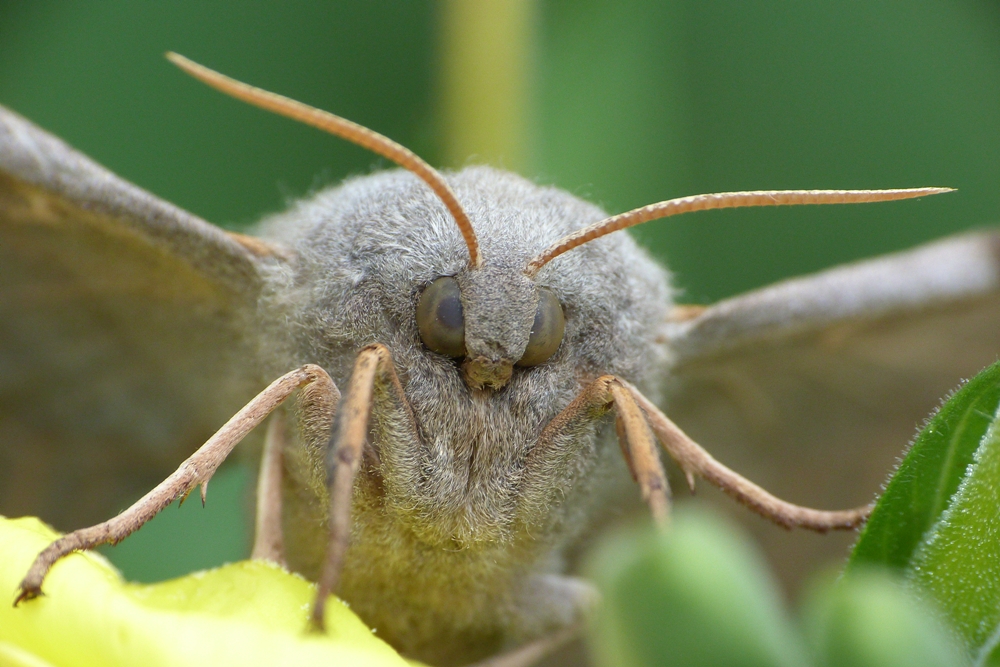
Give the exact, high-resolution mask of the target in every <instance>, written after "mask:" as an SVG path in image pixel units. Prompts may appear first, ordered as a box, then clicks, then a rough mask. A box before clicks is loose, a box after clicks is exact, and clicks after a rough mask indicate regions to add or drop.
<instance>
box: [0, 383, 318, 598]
mask: <svg viewBox="0 0 1000 667" xmlns="http://www.w3.org/2000/svg"><path fill="white" fill-rule="evenodd" d="M327 383H328V384H329V385H332V384H333V381H332V380H331V379H330V376H329V375H327V373H326V371H324V370H323V369H322V368H320V367H319V366H314V365H312V364H308V365H305V366H303V367H302V368H299V369H297V370H294V371H292V372H290V373H286V374H285V375H283V376H281V377H280V378H278V379H277V380H275V381H274V382H272V383H271V384H270V385H268V387H267V388H266V389H264V391H262V392H261V393H259V394H258V395H257V396H255V397H254V398H253V399H252V400H251V401H250V402H249V403H247V404H246V406H244V407H243V409H242V410H240V411H239V412H237V413H236V414H235V415H234V416H233V417H232V418H231V419H230V420H229V421H228V422H226V424H225V425H224V426H223V427H222V428H221V429H219V430H218V431H217V432H216V433H215V435H213V436H212V437H211V438H209V440H208V442H206V443H205V444H204V445H202V446H201V447H199V448H198V450H197V451H196V452H195V453H194V454H192V455H191V456H190V457H189V458H188V459H187V460H186V461H184V462H183V463H182V464H181V465H180V467H179V468H177V470H176V471H175V472H174V473H173V474H172V475H170V476H169V477H167V479H165V480H164V481H163V482H161V483H160V484H158V485H157V486H156V487H155V488H154V489H153V490H152V491H150V492H149V493H147V494H146V495H145V496H143V497H142V498H140V499H139V500H138V501H136V502H135V503H134V504H133V505H132V506H131V507H129V508H128V509H126V510H125V511H124V512H122V513H121V514H119V515H118V516H116V517H114V518H113V519H110V520H108V521H105V522H103V523H99V524H97V525H96V526H91V527H89V528H82V529H80V530H75V531H73V532H72V533H69V534H67V535H64V536H63V537H61V538H59V539H58V540H56V541H55V542H53V543H52V544H50V545H49V546H48V547H46V548H45V549H44V550H43V551H42V552H41V553H40V554H39V555H38V556H37V557H36V558H35V560H34V562H33V563H32V564H31V568H30V569H29V570H28V573H27V575H25V577H24V579H23V580H22V581H21V584H20V586H19V592H18V595H17V599H16V600H15V602H14V604H15V605H16V604H18V603H19V602H21V601H22V600H30V599H31V598H34V597H37V596H38V595H40V594H41V592H42V582H43V581H44V580H45V575H46V574H48V571H49V569H50V568H51V567H52V566H53V565H54V564H55V563H56V562H57V561H58V560H59V559H60V558H62V557H63V556H66V555H67V554H70V553H72V552H73V551H77V550H79V549H93V548H94V547H96V546H98V545H101V544H116V543H118V542H121V541H122V540H123V539H125V538H126V537H128V536H129V535H131V534H132V533H134V532H135V531H136V530H138V529H139V528H140V527H142V525H143V524H145V523H146V522H147V521H149V520H150V519H152V518H153V517H154V516H156V515H157V514H158V513H159V512H160V511H161V510H162V509H163V508H165V507H167V506H168V505H169V504H170V503H172V502H173V501H175V500H177V499H178V498H186V497H187V495H188V494H189V493H191V491H193V490H194V489H195V488H196V487H198V486H200V487H201V497H202V502H203V503H204V502H205V494H206V491H207V488H208V482H209V480H211V479H212V476H213V475H214V474H215V471H216V470H218V468H219V466H220V465H222V462H223V461H225V460H226V457H227V456H229V453H230V452H232V450H233V448H235V447H236V445H237V444H239V442H240V441H241V440H242V439H243V438H244V437H245V436H246V435H247V433H249V432H250V431H251V430H252V429H253V428H254V427H255V426H257V425H258V424H260V423H261V422H262V421H264V419H265V418H266V417H267V416H268V415H269V414H270V413H271V412H272V411H273V410H274V409H275V408H276V407H278V406H279V405H280V404H281V403H282V402H283V401H284V400H285V399H286V398H288V397H289V396H290V395H291V394H292V393H294V392H295V391H296V390H297V389H299V388H301V387H306V386H309V385H311V384H317V385H318V386H322V385H326V384H327ZM334 404H335V403H334Z"/></svg>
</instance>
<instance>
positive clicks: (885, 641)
mask: <svg viewBox="0 0 1000 667" xmlns="http://www.w3.org/2000/svg"><path fill="white" fill-rule="evenodd" d="M805 628H806V631H807V632H806V634H807V636H808V637H809V639H810V643H811V645H812V649H813V655H814V659H815V662H816V665H817V667H952V666H957V665H965V664H968V660H967V659H966V656H965V654H964V652H963V649H962V646H961V644H959V643H958V642H957V641H956V639H955V637H954V636H952V634H951V633H950V632H949V630H948V629H947V628H946V627H945V626H944V625H943V624H942V623H941V622H940V621H939V620H938V618H937V617H936V611H935V610H934V609H933V608H932V607H931V605H930V604H929V603H928V602H926V601H924V600H921V599H920V598H919V597H917V596H916V595H915V594H914V593H913V592H912V591H909V590H907V589H906V588H905V586H904V585H903V582H902V577H901V575H899V574H898V573H895V571H894V570H889V569H886V568H873V567H868V568H859V569H857V570H856V571H854V572H852V574H851V575H850V576H847V577H845V578H843V579H841V580H840V581H837V582H836V583H832V582H831V583H830V584H828V585H826V586H823V587H821V588H819V589H817V590H816V591H814V593H813V595H811V596H810V599H809V602H808V603H807V604H806V608H805Z"/></svg>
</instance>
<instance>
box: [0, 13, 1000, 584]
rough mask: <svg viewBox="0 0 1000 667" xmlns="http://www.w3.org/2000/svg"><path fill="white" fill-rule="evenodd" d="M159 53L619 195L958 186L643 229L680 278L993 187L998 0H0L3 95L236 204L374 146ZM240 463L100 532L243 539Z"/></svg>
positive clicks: (978, 195)
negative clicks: (205, 495) (278, 111)
mask: <svg viewBox="0 0 1000 667" xmlns="http://www.w3.org/2000/svg"><path fill="white" fill-rule="evenodd" d="M490 12H498V13H490ZM484 16H485V18H484ZM477 26H479V27H477ZM483 26H485V32H484V31H483V30H484V29H483ZM505 26H506V28H509V30H507V29H506V28H504V27H505ZM491 38H495V39H491ZM470 44H471V45H473V46H474V47H476V48H477V52H476V53H466V52H465V51H464V49H466V48H468V47H469V45H470ZM166 50H174V51H178V52H180V53H182V54H184V55H187V56H189V57H191V58H193V59H195V60H198V61H200V62H202V63H204V64H206V65H209V66H211V67H213V68H216V69H218V70H220V71H222V72H225V73H227V74H230V75H232V76H235V77H237V78H240V79H243V80H246V81H248V82H251V83H254V84H256V85H259V86H262V87H264V88H269V89H272V90H276V91H278V92H281V93H284V94H286V95H289V96H291V97H294V98H296V99H300V100H302V101H305V102H308V103H310V104H313V105H315V106H319V107H322V108H325V109H329V110H331V111H333V112H335V113H338V114H341V115H343V116H346V117H348V118H350V119H352V120H355V121H358V122H360V123H363V124H365V125H368V126H370V127H372V128H374V129H376V130H378V131H380V132H383V133H385V134H387V135H389V136H390V137H392V138H394V139H396V140H398V141H400V142H401V143H403V144H405V145H407V146H409V147H411V148H413V149H414V150H415V151H416V152H418V153H419V154H421V155H423V156H424V157H426V158H427V159H428V160H429V161H430V162H431V163H432V164H436V165H441V166H461V165H462V164H466V163H470V162H480V161H488V162H492V163H494V164H497V165H501V166H507V167H509V168H514V169H516V170H517V171H520V172H521V173H523V174H524V175H526V176H528V177H530V178H534V179H536V180H538V181H540V182H544V183H552V184H556V185H559V186H561V187H564V188H566V189H568V190H570V191H572V192H574V193H577V194H579V195H581V196H583V197H586V198H589V199H591V200H594V201H596V202H598V203H600V204H602V205H604V206H605V207H606V208H607V209H608V210H609V211H612V212H618V211H621V210H625V209H628V208H632V207H635V206H640V205H642V204H646V203H650V202H652V201H657V200H661V199H666V198H669V197H674V196H679V195H685V194H693V193H697V192H710V191H725V190H746V189H765V188H766V189H772V188H882V187H907V186H924V185H946V186H951V187H956V188H958V189H959V192H958V193H957V194H953V195H948V196H946V197H937V198H934V199H928V200H923V201H917V202H906V203H900V204H885V205H874V206H866V207H850V208H842V207H830V208H794V209H785V210H781V209H765V210H759V211H727V212H717V213H706V214H699V215H696V216H691V217H688V218H683V219H677V220H672V221H662V222H659V223H651V224H650V225H647V226H646V227H645V228H642V229H640V230H637V233H636V235H637V236H638V237H639V238H640V239H641V241H642V242H643V243H644V244H646V245H647V246H648V247H649V248H650V249H651V250H652V251H653V252H654V253H655V254H656V255H657V256H658V257H659V258H661V259H662V260H663V261H664V262H666V263H668V265H669V266H670V267H671V268H672V269H673V270H674V272H675V274H676V278H677V282H678V284H679V285H680V286H681V287H682V288H683V289H684V300H686V301H690V302H709V301H712V300H715V299H719V298H722V297H725V296H728V295H731V294H734V293H737V292H740V291H742V290H745V289H748V288H752V287H755V286H759V285H762V284H766V283H768V282H771V281H774V280H778V279H780V278H782V277H785V276H789V275H794V274H798V273H802V272H806V271H813V270H816V269H819V268H822V267H825V266H829V265H831V264H834V263H838V262H842V261H847V260H851V259H854V258H858V257H863V256H867V255H873V254H877V253H881V252H886V251H891V250H895V249H900V248H904V247H907V246H910V245H913V244H915V243H918V242H921V241H924V240H928V239H931V238H935V237H938V236H941V235H944V234H948V233H950V232H953V231H956V230H960V229H967V228H970V227H976V226H981V225H985V224H992V223H994V222H996V220H997V218H998V215H997V212H998V211H1000V189H998V188H997V184H998V183H1000V178H998V176H1000V162H998V160H997V157H998V156H1000V5H998V4H996V3H995V2H993V1H992V0H991V1H987V0H951V1H948V2H945V1H942V0H909V1H908V2H897V1H892V0H869V1H868V2H863V3H862V2H841V3H792V2H760V1H747V0H742V1H739V0H725V1H723V0H718V1H713V0H674V1H665V0H617V1H616V2H596V1H590V0H552V1H549V2H540V3H538V4H530V3H523V2H516V1H515V0H509V1H503V0H492V1H491V2H481V3H480V2H461V1H459V0H452V1H451V2H440V3H430V2H416V1H413V0H396V1H388V0H377V1H370V2H281V3H269V4H265V3H256V2H212V3H204V2H194V1H185V2H178V1H175V2H170V3H145V2H101V3H69V2H32V3H24V2H13V1H6V0H0V103H2V104H4V105H7V106H9V107H11V108H13V109H14V110H16V111H18V112H20V113H22V114H23V115H25V116H27V117H28V118H30V119H32V120H34V121H35V122H37V123H38V124H40V125H41V126H43V127H45V128H47V129H49V130H51V131H52V132H54V133H55V134H57V135H59V136H61V137H63V138H64V139H66V140H68V141H69V142H70V143H71V144H73V145H74V146H76V147H77V148H79V149H80V150H82V151H84V152H85V153H87V154H89V155H91V156H92V157H94V158H96V159H97V160H98V161H99V162H101V163H103V164H105V165H106V166H108V167H109V168H111V169H112V170H113V171H115V172H117V173H119V174H121V175H122V176H124V177H125V178H127V179H129V180H131V181H133V182H135V183H137V184H139V185H141V186H143V187H145V188H147V189H149V190H151V191H152V192H154V193H155V194H157V195H159V196H161V197H164V198H165V199H168V200H170V201H173V202H175V203H177V204H179V205H180V206H182V207H185V208H187V209H189V210H191V211H193V212H194V213H196V214H198V215H201V216H203V217H205V218H206V219H208V220H211V221H213V222H217V223H219V224H223V225H225V226H227V227H231V228H239V227H241V226H244V225H246V224H248V223H251V222H252V221H254V220H255V219H256V218H258V217H259V216H260V215H261V214H263V213H267V212H270V211H275V210H278V209H280V208H281V207H282V206H283V204H284V202H286V201H287V200H288V199H289V198H294V197H297V196H301V195H303V194H305V193H307V192H308V191H310V190H312V189H315V188H317V187H320V186H322V185H325V184H330V183H335V182H337V181H338V180H340V179H341V178H343V177H344V176H346V175H349V174H358V173H366V172H368V171H370V170H372V169H376V168H380V167H383V166H386V165H385V164H384V162H382V161H380V160H378V159H377V158H374V157H373V156H372V155H371V154H368V153H366V152H365V151H363V150H361V149H358V148H355V147H353V146H350V145H348V144H346V143H344V142H342V141H339V140H336V139H333V138H330V137H326V136H323V135H321V134H319V133H317V132H316V131H315V130H312V129H309V128H306V127H301V126H298V125H296V124H294V123H292V122H290V121H287V120H284V119H280V118H276V117H272V116H269V115H267V114H265V113H263V112H261V111H258V110H256V109H252V108H249V107H246V106H244V105H241V104H239V103H236V102H234V101H232V100H230V99H228V98H224V97H222V96H221V95H219V94H218V93H215V92H213V91H210V90H208V89H207V88H205V87H204V86H202V85H200V84H197V83H195V82H194V81H192V80H190V79H188V78H187V77H185V76H184V75H182V74H180V73H179V72H178V71H177V70H175V69H174V68H173V67H172V66H170V65H169V64H167V62H166V61H165V60H164V59H163V57H162V54H163V52H164V51H166ZM477 101H479V102H480V104H479V105H478V106H477V105H476V102H477ZM491 128H493V129H496V132H493V134H491ZM484 137H485V138H484ZM491 137H492V138H491ZM248 480H249V474H248V473H246V472H245V471H244V470H242V469H239V468H237V467H233V468H231V469H229V470H228V471H226V472H225V473H223V474H222V475H220V476H219V477H218V478H217V479H216V480H215V481H213V483H212V488H211V493H210V495H209V503H208V507H207V508H206V509H204V510H202V508H201V507H200V506H199V503H197V502H192V503H190V504H189V505H188V506H185V507H184V508H183V509H182V510H181V511H180V512H177V511H173V510H171V511H168V512H166V513H165V514H164V516H163V517H162V518H161V519H157V520H156V521H155V522H154V523H153V524H151V525H150V526H148V527H146V528H144V529H143V530H142V531H140V533H139V534H138V535H137V536H135V537H133V538H131V539H130V540H127V541H126V542H125V543H123V544H122V545H120V546H118V547H116V548H115V549H113V550H109V551H108V553H109V555H111V556H112V558H113V559H114V560H116V562H118V563H119V564H120V565H121V566H122V567H123V569H124V570H125V572H126V574H127V575H128V576H130V577H133V578H138V579H142V580H153V579H158V578H162V577H165V576H170V575H174V574H180V573H183V572H186V571H189V570H190V569H192V568H196V567H204V566H209V565H212V564H215V563H218V562H221V561H223V560H234V559H237V558H241V557H243V556H244V555H246V553H247V551H248V546H247V545H248V531H247V524H246V521H245V519H244V517H243V510H244V509H245V508H247V507H249V503H248V500H247V492H246V487H247V484H248Z"/></svg>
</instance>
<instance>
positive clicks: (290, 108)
mask: <svg viewBox="0 0 1000 667" xmlns="http://www.w3.org/2000/svg"><path fill="white" fill-rule="evenodd" d="M167 60H169V61H170V62H172V63H173V64H175V65H177V66H178V67H180V68H181V69H182V70H184V71H185V72H187V73H188V74H190V75H191V76H193V77H194V78H196V79H198V80H199V81H202V82H204V83H206V84H208V85H209V86H211V87H212V88H215V89H216V90H220V91H222V92H223V93H225V94H227V95H230V96H232V97H235V98H236V99H239V100H243V101H244V102H247V103H249V104H252V105H254V106H257V107H260V108H261V109H266V110H267V111H271V112H274V113H276V114H279V115H281V116H287V117H288V118H291V119H293V120H297V121H299V122H301V123H305V124H306V125H312V126H313V127H316V128H319V129H321V130H324V131H326V132H329V133H330V134H335V135H337V136H338V137H341V138H342V139H346V140H348V141H350V142H351V143H354V144H357V145H358V146H361V147H362V148H367V149H368V150H370V151H371V152H373V153H377V154H378V155H381V156H382V157H384V158H386V159H388V160H392V161H393V162H395V163H396V164H398V165H399V166H401V167H403V168H404V169H408V170H409V171H411V172H413V173H414V174H415V175H416V176H417V177H418V178H420V179H421V180H422V181H423V182H424V183H426V184H427V185H429V186H430V188H431V190H433V191H434V194H436V195H437V196H438V197H439V198H440V199H441V201H442V202H444V205H445V206H446V207H448V210H449V211H450V212H451V215H452V217H454V218H455V223H456V224H457V225H458V230H459V231H460V232H461V233H462V238H463V239H465V245H467V246H468V247H469V264H470V265H471V266H473V267H478V266H479V265H480V264H481V263H482V258H481V257H480V255H479V242H478V241H476V233H475V232H474V231H473V230H472V223H470V222H469V216H467V215H466V214H465V211H464V210H462V205H461V204H459V203H458V198H457V197H455V193H454V192H453V191H452V189H451V188H450V187H448V184H447V183H445V180H444V177H443V176H441V174H440V173H439V172H438V171H437V170H436V169H434V167H432V166H430V165H429V164H427V163H426V162H424V161H423V160H422V159H420V158H419V157H418V156H417V155H416V154H415V153H414V152H413V151H411V150H410V149H408V148H406V147H404V146H402V145H400V144H398V143H396V142H395V141H393V140H392V139H390V138H388V137H386V136H383V135H381V134H379V133H378V132H375V131H373V130H369V129H368V128H367V127H364V126H363V125H358V124H357V123H354V122H351V121H349V120H347V119H346V118H341V117H340V116H336V115H334V114H332V113H330V112H328V111H323V110H322V109H317V108H315V107H311V106H309V105H308V104H303V103H302V102H297V101H295V100H293V99H290V98H288V97H285V96H284V95H278V94H277V93H272V92H269V91H267V90H262V89H261V88H257V87H255V86H251V85H248V84H245V83H242V82H240V81H237V80H236V79H231V78H229V77H228V76H226V75H224V74H219V73H218V72H216V71H215V70H211V69H209V68H207V67H205V66H204V65H199V64H198V63H196V62H194V61H192V60H189V59H187V58H185V57H184V56H182V55H179V54H177V53H173V52H168V53H167Z"/></svg>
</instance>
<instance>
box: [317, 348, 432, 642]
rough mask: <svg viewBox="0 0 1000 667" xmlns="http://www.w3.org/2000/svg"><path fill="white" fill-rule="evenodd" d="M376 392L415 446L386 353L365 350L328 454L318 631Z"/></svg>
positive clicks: (409, 414)
mask: <svg viewBox="0 0 1000 667" xmlns="http://www.w3.org/2000/svg"><path fill="white" fill-rule="evenodd" d="M380 388H382V389H386V390H387V391H386V394H387V395H388V397H389V400H391V401H393V402H394V403H395V406H396V407H397V408H398V409H399V411H400V412H401V413H402V414H403V415H404V416H405V420H404V421H405V422H406V425H405V428H407V429H408V430H409V431H410V433H409V437H410V438H411V440H412V441H413V442H418V441H419V439H420V435H419V432H418V429H417V422H416V418H415V417H414V415H413V410H412V408H411V407H410V404H409V402H408V401H407V400H406V396H405V394H404V392H403V385H402V384H400V382H399V377H398V376H397V375H396V370H395V368H394V367H393V362H392V356H391V355H390V354H389V349H388V348H386V347H385V346H384V345H378V344H375V345H369V346H368V347H365V348H364V349H362V350H361V351H360V352H359V353H358V356H357V359H356V360H355V362H354V370H353V371H352V372H351V379H350V380H349V381H348V384H347V391H346V393H345V395H344V400H343V401H342V402H341V404H340V407H339V409H338V410H337V416H336V420H335V423H334V427H333V438H332V440H331V441H330V447H329V450H328V452H327V456H328V458H327V468H328V469H329V480H328V484H329V488H330V504H329V508H330V510H329V511H330V515H329V516H330V534H329V540H328V542H327V548H326V557H325V559H324V563H323V569H322V572H321V574H320V578H319V585H318V586H317V591H316V600H315V602H314V604H313V611H312V616H311V622H312V625H313V627H315V628H317V629H322V628H323V625H324V620H323V617H324V611H325V606H326V599H327V597H328V596H329V595H330V594H331V593H334V592H336V589H337V584H338V583H339V581H340V573H341V570H342V569H343V565H344V556H345V554H346V553H347V547H348V545H349V544H350V537H351V501H352V498H353V495H354V480H355V477H356V476H357V473H358V468H359V467H360V465H361V460H362V455H363V453H364V448H365V442H366V440H367V435H368V424H369V421H370V418H371V413H372V405H373V403H374V400H375V394H376V391H377V390H378V389H380Z"/></svg>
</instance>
